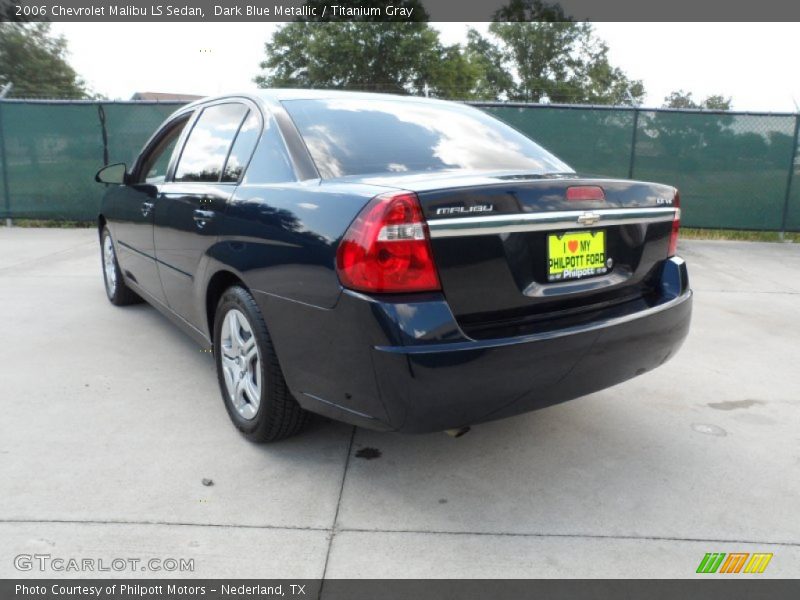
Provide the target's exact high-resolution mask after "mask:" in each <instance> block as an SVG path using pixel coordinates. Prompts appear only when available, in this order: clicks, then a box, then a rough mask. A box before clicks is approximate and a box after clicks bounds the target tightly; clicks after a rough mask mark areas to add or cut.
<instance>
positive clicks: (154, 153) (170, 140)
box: [139, 115, 189, 185]
mask: <svg viewBox="0 0 800 600" xmlns="http://www.w3.org/2000/svg"><path fill="white" fill-rule="evenodd" d="M188 122H189V116H188V115H187V116H186V117H184V118H182V119H181V120H180V121H179V122H178V123H176V124H175V125H173V127H172V128H171V129H170V130H169V131H168V132H167V134H166V135H165V136H164V137H162V138H161V139H160V140H159V141H158V142H157V143H156V145H155V146H154V147H153V148H152V150H150V153H149V154H148V155H147V156H146V157H145V159H144V161H142V168H141V169H140V170H139V173H140V174H141V175H140V177H139V183H150V184H153V185H158V184H159V183H164V178H165V177H166V176H167V169H168V168H169V161H170V159H171V158H172V153H173V152H174V151H175V145H176V144H177V143H178V138H180V136H181V132H182V131H183V128H184V127H186V123H188Z"/></svg>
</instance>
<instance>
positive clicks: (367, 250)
mask: <svg viewBox="0 0 800 600" xmlns="http://www.w3.org/2000/svg"><path fill="white" fill-rule="evenodd" d="M336 272H337V273H338V275H339V280H340V281H341V283H342V285H343V286H344V287H346V288H350V289H353V290H358V291H362V292H371V293H400V292H428V291H436V290H439V289H441V286H440V284H439V276H438V274H437V272H436V266H435V264H434V262H433V253H432V252H431V244H430V239H429V237H428V226H427V225H426V223H425V219H424V218H423V216H422V209H421V208H420V204H419V199H418V198H417V196H416V194H413V193H410V192H402V193H391V194H383V195H380V196H376V197H375V198H373V199H372V200H370V202H369V203H368V204H367V206H365V207H364V209H363V210H362V211H361V212H360V213H359V215H358V217H356V219H355V221H353V223H352V224H351V225H350V227H349V229H348V230H347V232H346V233H345V235H344V237H343V238H342V241H341V243H340V244H339V248H338V250H337V252H336Z"/></svg>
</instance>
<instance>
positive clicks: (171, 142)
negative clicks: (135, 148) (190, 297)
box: [112, 113, 190, 303]
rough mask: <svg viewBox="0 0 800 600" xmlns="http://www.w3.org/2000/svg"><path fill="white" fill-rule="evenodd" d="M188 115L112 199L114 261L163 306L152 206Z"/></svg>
mask: <svg viewBox="0 0 800 600" xmlns="http://www.w3.org/2000/svg"><path fill="white" fill-rule="evenodd" d="M189 117H190V114H188V113H187V114H185V115H181V116H179V117H177V118H176V119H175V120H173V121H172V122H171V123H169V124H167V125H165V126H164V127H163V128H162V129H161V131H160V132H159V133H158V134H157V135H156V136H155V137H154V138H153V139H152V140H151V141H150V143H149V144H148V145H147V147H146V148H145V150H144V151H143V152H142V154H141V155H140V157H139V159H138V161H137V163H136V165H134V168H133V171H132V173H131V182H130V183H129V184H127V185H124V186H120V188H119V189H118V191H117V193H116V194H115V195H114V198H113V205H114V206H113V211H112V212H113V215H114V236H115V238H116V242H117V260H118V261H119V265H120V268H121V269H122V271H123V272H124V273H125V275H126V277H128V278H129V279H131V280H132V281H133V282H134V283H136V284H137V285H138V286H139V287H141V288H142V289H143V290H144V291H145V292H147V293H148V294H150V295H151V296H152V297H153V298H154V299H155V300H157V301H159V302H162V303H166V296H165V294H164V291H163V288H162V286H161V280H160V278H159V274H158V267H157V265H156V257H155V247H154V243H153V222H154V216H155V205H156V202H157V199H158V195H159V193H160V187H161V186H162V185H163V184H164V181H165V179H166V175H167V172H168V170H169V166H170V163H171V161H172V159H173V155H174V154H175V149H176V148H178V147H180V146H179V141H180V139H181V134H182V133H183V131H184V129H185V127H186V124H187V123H188V121H189Z"/></svg>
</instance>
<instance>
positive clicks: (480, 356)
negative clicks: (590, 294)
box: [265, 258, 692, 432]
mask: <svg viewBox="0 0 800 600" xmlns="http://www.w3.org/2000/svg"><path fill="white" fill-rule="evenodd" d="M266 304H268V305H269V304H270V303H269V302H267V303H266ZM265 308H266V310H267V311H268V313H267V314H269V311H270V310H274V308H275V303H274V302H273V303H272V305H271V306H266V307H265ZM691 310H692V292H691V290H690V289H689V283H688V276H687V272H686V265H685V263H684V262H683V260H682V259H680V258H673V259H670V260H668V261H665V263H664V267H663V272H662V283H661V297H660V298H659V300H658V301H657V302H656V303H654V304H652V305H649V306H647V307H646V308H644V309H643V310H637V311H635V312H631V313H627V314H626V313H620V314H618V315H616V316H615V315H610V316H609V317H608V318H606V319H604V320H601V321H593V322H591V323H590V324H584V325H580V326H575V327H571V328H566V329H558V330H555V331H546V332H541V333H533V334H530V335H524V336H518V337H511V338H502V339H491V340H479V341H476V340H472V339H469V338H467V337H466V336H465V335H464V334H463V332H462V331H461V330H460V328H459V327H458V324H457V323H456V321H455V319H454V318H453V316H452V313H451V312H450V309H449V307H448V305H447V303H446V302H445V300H444V299H443V298H442V297H441V296H440V295H431V296H430V297H426V298H422V299H419V301H415V302H412V303H409V302H407V301H406V302H402V301H393V300H392V299H386V298H380V299H376V298H375V297H369V296H364V295H361V294H356V293H351V292H345V293H344V294H343V296H342V299H341V300H340V302H339V304H338V305H337V307H336V308H334V309H331V310H330V311H324V312H325V313H327V314H322V313H318V314H316V315H314V318H311V319H310V320H311V321H312V322H313V323H311V326H312V327H313V328H314V330H315V337H316V340H315V341H311V340H309V343H308V344H306V343H302V341H301V340H298V339H297V335H296V328H295V340H294V341H293V342H288V341H287V339H286V335H284V333H287V334H288V332H284V331H283V330H284V329H285V327H282V326H279V327H278V329H279V330H281V331H280V333H279V334H278V335H277V336H276V335H275V334H276V333H277V332H274V333H273V335H274V336H275V337H276V347H277V349H278V354H279V358H280V360H281V362H282V366H283V368H284V371H285V373H286V375H287V381H288V382H289V386H290V388H291V389H292V391H293V393H294V394H295V396H296V397H297V398H298V401H299V402H300V403H301V404H302V405H304V406H305V407H306V408H307V409H309V410H312V411H314V412H319V413H323V414H326V415H328V416H331V417H333V418H336V419H337V420H343V421H347V422H351V423H354V424H357V425H360V426H364V427H368V428H371V429H385V430H397V431H406V432H427V431H440V430H443V429H450V428H454V427H460V426H463V425H471V424H475V423H479V422H482V421H488V420H494V419H499V418H503V417H508V416H511V415H515V414H520V413H523V412H527V411H531V410H535V409H538V408H543V407H546V406H550V405H552V404H557V403H559V402H563V401H565V400H570V399H572V398H576V397H578V396H582V395H585V394H588V393H591V392H594V391H597V390H600V389H604V388H607V387H609V386H612V385H614V384H617V383H620V382H622V381H625V380H627V379H630V378H631V377H635V376H636V375H640V374H642V373H644V372H646V371H649V370H651V369H653V368H655V367H658V366H659V365H661V364H663V363H664V362H666V361H667V360H668V359H669V358H671V357H672V356H673V355H674V354H675V352H676V351H677V350H678V348H679V347H680V345H681V344H682V343H683V340H684V339H685V337H686V335H687V333H688V330H689V323H690V320H691ZM305 317H306V318H307V319H309V318H310V317H311V315H310V314H306V315H305ZM298 318H302V317H298ZM268 321H269V319H268ZM294 322H295V323H297V321H294ZM270 327H271V328H272V327H273V326H272V322H271V321H270ZM328 336H332V337H330V338H328ZM300 337H301V338H302V337H303V336H300ZM325 338H328V340H327V341H322V340H324V339H325ZM313 344H316V345H317V346H319V345H320V344H322V345H323V351H322V352H319V351H318V350H312V351H309V348H310V347H311V346H312V345H313ZM298 345H302V346H304V348H305V351H302V350H301V349H300V347H299V346H298ZM326 348H327V350H326ZM284 350H286V351H287V353H286V357H285V358H284ZM292 355H294V356H292ZM298 359H300V360H302V361H303V362H304V365H303V366H302V367H301V368H298V366H297V364H296V361H297V360H298ZM287 360H288V361H289V362H287ZM309 360H312V361H315V363H316V364H317V365H318V367H317V368H314V367H313V365H311V364H309V362H308V361H309Z"/></svg>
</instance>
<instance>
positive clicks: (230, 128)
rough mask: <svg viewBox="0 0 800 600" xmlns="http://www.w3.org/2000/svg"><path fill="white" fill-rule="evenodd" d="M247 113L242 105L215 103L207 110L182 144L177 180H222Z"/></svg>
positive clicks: (176, 174)
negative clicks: (228, 158)
mask: <svg viewBox="0 0 800 600" xmlns="http://www.w3.org/2000/svg"><path fill="white" fill-rule="evenodd" d="M245 114H247V107H246V106H244V105H242V104H215V105H214V106H209V107H208V108H206V109H204V110H203V112H202V113H201V114H200V117H199V118H198V120H197V121H196V122H195V124H194V127H193V128H192V132H191V133H190V134H189V139H188V140H186V144H185V145H184V147H183V152H182V153H181V158H180V160H179V161H178V167H177V169H176V171H175V181H205V182H216V181H219V180H220V177H221V175H222V168H223V165H224V164H225V159H226V158H227V156H228V150H229V149H230V147H231V143H232V142H233V139H234V137H235V136H236V131H237V130H238V129H239V125H241V123H242V119H244V116H245Z"/></svg>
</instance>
